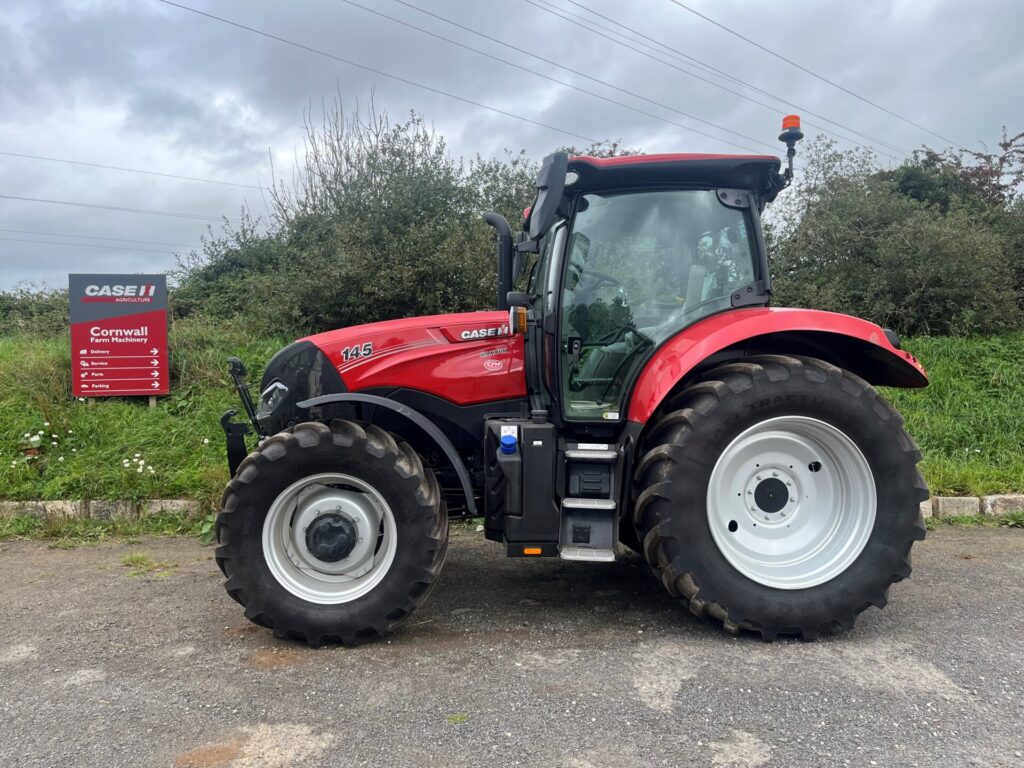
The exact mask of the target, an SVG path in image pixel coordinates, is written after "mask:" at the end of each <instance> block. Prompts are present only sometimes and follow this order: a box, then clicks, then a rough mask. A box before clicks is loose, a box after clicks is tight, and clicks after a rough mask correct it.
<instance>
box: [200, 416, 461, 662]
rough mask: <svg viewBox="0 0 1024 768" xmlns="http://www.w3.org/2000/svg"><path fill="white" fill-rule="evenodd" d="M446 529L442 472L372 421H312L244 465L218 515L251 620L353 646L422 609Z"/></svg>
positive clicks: (227, 558)
mask: <svg viewBox="0 0 1024 768" xmlns="http://www.w3.org/2000/svg"><path fill="white" fill-rule="evenodd" d="M447 525H448V520H447V511H446V509H445V505H444V502H443V500H442V498H441V493H440V489H439V487H438V485H437V481H436V480H435V478H434V475H433V472H431V471H430V470H429V469H428V468H426V467H424V466H423V463H422V462H421V461H420V458H419V456H417V454H416V453H415V452H414V451H413V450H412V449H411V448H410V447H409V446H408V445H407V444H405V443H403V442H397V441H396V440H395V439H394V438H393V437H392V436H391V435H389V434H388V433H386V432H384V431H383V430H381V429H379V428H377V427H375V426H372V425H367V426H360V425H358V424H355V423H352V422H349V421H342V420H335V421H332V422H331V424H330V425H329V426H327V425H324V424H320V423H315V422H310V423H305V424H299V425H298V426H296V427H294V428H293V429H291V430H288V431H286V432H282V433H280V434H278V435H275V436H273V437H271V438H269V439H268V440H265V441H264V442H263V443H262V444H261V445H260V447H259V449H257V450H256V451H255V452H254V453H253V454H251V455H250V456H249V457H248V458H247V459H246V460H245V461H244V462H243V463H242V464H241V465H240V466H239V468H238V472H237V474H236V476H235V477H234V478H233V479H232V480H231V482H230V483H229V484H228V487H227V489H226V490H225V492H224V501H223V510H222V511H221V513H220V514H219V515H218V516H217V540H218V543H219V545H220V546H219V547H218V548H217V563H218V565H219V566H220V568H221V571H222V572H223V573H224V575H225V576H226V577H227V581H226V582H225V588H226V589H227V591H228V594H229V595H230V596H231V597H232V598H234V599H235V600H237V601H238V602H239V603H241V604H242V605H243V606H245V609H246V610H245V615H246V617H247V618H249V619H250V620H251V621H253V622H255V623H257V624H260V625H263V626H267V627H270V628H271V629H272V630H273V631H274V634H275V635H277V636H278V637H292V638H295V639H300V640H305V641H306V642H307V643H309V644H310V645H320V644H321V643H323V642H328V641H332V642H342V643H345V644H346V645H355V644H357V643H360V642H363V641H364V640H368V639H371V638H374V637H378V636H380V635H383V634H385V633H386V632H388V631H390V630H391V629H392V628H393V627H395V626H396V625H397V624H398V623H399V622H400V621H402V619H404V618H405V617H407V616H408V615H409V614H410V613H412V611H413V610H415V608H416V607H417V606H418V605H419V604H420V603H422V602H423V600H424V599H425V598H426V596H427V593H428V592H429V591H430V589H431V587H432V586H433V584H434V583H435V581H436V580H437V576H438V574H439V572H440V570H441V565H442V564H443V562H444V556H445V552H446V550H447V546H448V535H447Z"/></svg>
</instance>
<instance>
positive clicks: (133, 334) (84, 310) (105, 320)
mask: <svg viewBox="0 0 1024 768" xmlns="http://www.w3.org/2000/svg"><path fill="white" fill-rule="evenodd" d="M69 295H70V299H71V369H72V370H71V381H72V391H73V393H74V395H75V397H111V396H124V395H166V394H168V393H170V391H171V387H170V376H169V374H168V370H167V369H168V356H167V278H166V277H165V276H164V275H69Z"/></svg>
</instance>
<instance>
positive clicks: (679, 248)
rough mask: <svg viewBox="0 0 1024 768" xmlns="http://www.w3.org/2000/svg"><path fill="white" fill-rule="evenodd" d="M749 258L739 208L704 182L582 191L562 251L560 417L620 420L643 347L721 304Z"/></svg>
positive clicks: (749, 268) (750, 275) (748, 271)
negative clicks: (692, 186) (702, 186)
mask: <svg viewBox="0 0 1024 768" xmlns="http://www.w3.org/2000/svg"><path fill="white" fill-rule="evenodd" d="M755 259H756V254H755V249H754V243H753V239H752V237H751V234H750V225H749V223H748V218H747V213H746V212H745V211H743V210H739V209H735V208H730V207H727V206H725V205H723V204H722V203H721V202H720V201H719V200H718V196H717V194H716V193H715V191H713V190H659V191H647V192H631V193H616V194H587V195H583V197H582V198H581V199H580V201H579V202H578V204H577V208H576V216H575V219H574V220H573V227H572V233H571V234H570V235H569V242H568V243H567V246H566V251H565V258H564V259H563V265H564V272H563V275H562V286H563V290H562V297H561V299H562V329H561V348H562V354H563V356H564V357H563V365H562V384H563V387H562V391H563V402H564V404H565V415H566V417H567V418H570V419H588V420H589V419H612V420H617V419H619V417H620V414H619V411H620V410H621V408H622V405H623V404H622V399H623V397H624V395H625V390H626V388H627V387H628V386H629V384H630V382H631V381H632V379H633V375H634V373H635V372H636V370H637V368H638V366H639V365H640V364H641V363H642V361H643V360H644V358H645V357H646V355H647V353H648V352H649V351H650V350H651V349H652V348H653V347H654V346H657V345H658V344H660V343H661V342H662V341H664V340H666V339H667V338H668V337H669V336H672V335H673V334H675V333H676V332H678V331H679V330H681V329H682V328H684V327H685V326H687V325H690V324H692V323H694V322H696V321H697V320H700V319H701V318H702V317H706V316H707V315H709V314H712V313H714V312H718V311H720V310H722V309H727V308H729V307H730V306H731V301H730V297H731V295H732V292H733V291H734V290H735V289H737V288H739V287H741V286H745V285H747V284H749V283H751V282H752V281H753V280H754V279H755V264H756V261H755Z"/></svg>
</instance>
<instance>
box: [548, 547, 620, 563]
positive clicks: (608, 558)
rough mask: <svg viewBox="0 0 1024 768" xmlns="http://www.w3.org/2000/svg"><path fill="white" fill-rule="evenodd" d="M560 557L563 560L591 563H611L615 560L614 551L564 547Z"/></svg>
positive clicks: (559, 554)
mask: <svg viewBox="0 0 1024 768" xmlns="http://www.w3.org/2000/svg"><path fill="white" fill-rule="evenodd" d="M558 556H559V557H560V558H562V559H563V560H584V561H587V562H590V563H610V562H613V561H614V560H615V550H614V549H598V548H595V547H562V550H561V551H560V552H559V553H558Z"/></svg>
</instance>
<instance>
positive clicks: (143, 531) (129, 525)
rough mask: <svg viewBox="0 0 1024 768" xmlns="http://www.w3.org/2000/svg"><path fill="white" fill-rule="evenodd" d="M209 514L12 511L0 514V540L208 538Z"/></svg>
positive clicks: (71, 542) (56, 542) (77, 542)
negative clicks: (103, 515)
mask: <svg viewBox="0 0 1024 768" xmlns="http://www.w3.org/2000/svg"><path fill="white" fill-rule="evenodd" d="M211 522H212V521H211V519H210V518H195V517H189V516H187V515H156V516H153V517H146V518H141V519H138V520H97V519H94V518H48V519H41V518H38V517H29V516H25V515H16V516H13V517H3V518H0V541H4V540H8V539H41V540H44V541H49V542H50V543H51V545H52V546H54V547H59V548H61V549H67V548H71V547H78V546H82V545H85V544H98V543H99V542H101V541H111V540H125V541H134V540H136V539H138V538H139V537H141V536H155V535H157V536H185V535H188V536H198V537H199V538H200V539H202V540H203V541H209V538H210V529H211V527H212V526H211Z"/></svg>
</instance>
